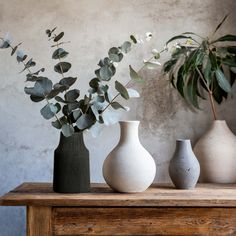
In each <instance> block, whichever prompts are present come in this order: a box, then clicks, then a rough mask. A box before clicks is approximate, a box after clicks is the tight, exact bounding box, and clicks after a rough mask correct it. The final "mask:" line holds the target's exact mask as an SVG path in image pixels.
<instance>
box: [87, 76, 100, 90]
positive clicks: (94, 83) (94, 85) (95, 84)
mask: <svg viewBox="0 0 236 236" xmlns="http://www.w3.org/2000/svg"><path fill="white" fill-rule="evenodd" d="M89 86H90V87H91V88H97V87H98V86H99V79H98V78H94V79H92V80H90V82H89Z"/></svg>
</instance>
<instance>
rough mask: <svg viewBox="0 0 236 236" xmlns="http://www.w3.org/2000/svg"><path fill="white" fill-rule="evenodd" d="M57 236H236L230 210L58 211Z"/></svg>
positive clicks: (235, 211) (233, 213) (233, 212)
mask: <svg viewBox="0 0 236 236" xmlns="http://www.w3.org/2000/svg"><path fill="white" fill-rule="evenodd" d="M53 215H54V219H55V220H54V227H53V232H54V234H55V235H64V236H65V235H81V236H82V235H142V236H144V235H150V236H151V235H175V236H176V235H178V236H179V235H182V236H190V235H202V236H207V235H209V236H223V235H224V236H225V235H228V236H230V235H236V209H230V208H96V209H94V208H55V209H54V210H53Z"/></svg>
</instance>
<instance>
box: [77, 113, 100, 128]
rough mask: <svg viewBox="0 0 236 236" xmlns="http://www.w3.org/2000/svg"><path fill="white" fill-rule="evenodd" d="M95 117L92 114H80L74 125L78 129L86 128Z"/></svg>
mask: <svg viewBox="0 0 236 236" xmlns="http://www.w3.org/2000/svg"><path fill="white" fill-rule="evenodd" d="M95 121H96V119H95V117H93V116H92V115H89V114H82V115H81V116H80V117H79V119H78V120H77V121H76V125H77V127H78V128H79V129H80V130H84V129H87V128H89V127H91V126H92V125H93V124H94V123H95Z"/></svg>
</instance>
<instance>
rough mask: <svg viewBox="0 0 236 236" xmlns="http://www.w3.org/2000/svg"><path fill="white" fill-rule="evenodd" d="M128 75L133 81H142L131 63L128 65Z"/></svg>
mask: <svg viewBox="0 0 236 236" xmlns="http://www.w3.org/2000/svg"><path fill="white" fill-rule="evenodd" d="M129 75H130V78H131V79H132V80H134V81H135V82H139V83H140V82H144V80H143V78H142V77H141V76H139V74H138V73H137V72H136V71H135V70H134V69H133V68H132V66H131V65H129Z"/></svg>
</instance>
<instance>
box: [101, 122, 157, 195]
mask: <svg viewBox="0 0 236 236" xmlns="http://www.w3.org/2000/svg"><path fill="white" fill-rule="evenodd" d="M119 123H120V128H121V133H120V141H119V143H118V145H117V146H116V147H115V148H114V149H113V150H112V151H111V153H110V154H109V155H108V156H107V158H106V160H105V161H104V164H103V177H104V179H105V181H106V182H107V184H108V185H109V186H110V187H111V188H112V189H113V190H115V191H118V192H125V193H133V192H143V191H145V190H146V189H147V188H148V187H149V186H150V185H151V184H152V182H153V180H154V178H155V174H156V165H155V162H154V160H153V158H152V156H151V155H150V154H149V153H148V151H147V150H146V149H145V148H144V147H143V146H142V144H141V143H140V141H139V137H138V126H139V121H121V122H119Z"/></svg>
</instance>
